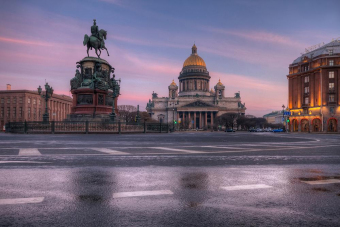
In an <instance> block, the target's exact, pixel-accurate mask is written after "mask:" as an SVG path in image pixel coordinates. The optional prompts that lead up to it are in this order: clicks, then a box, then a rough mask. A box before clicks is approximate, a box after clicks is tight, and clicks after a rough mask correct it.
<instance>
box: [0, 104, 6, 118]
mask: <svg viewBox="0 0 340 227" xmlns="http://www.w3.org/2000/svg"><path fill="white" fill-rule="evenodd" d="M4 111H5V110H4V108H3V107H1V113H0V117H1V118H3V117H4Z"/></svg>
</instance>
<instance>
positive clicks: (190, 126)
mask: <svg viewBox="0 0 340 227" xmlns="http://www.w3.org/2000/svg"><path fill="white" fill-rule="evenodd" d="M188 115H189V116H188V117H189V125H188V128H189V129H191V128H192V124H191V116H190V112H188Z"/></svg>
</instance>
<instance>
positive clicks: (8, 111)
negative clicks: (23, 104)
mask: <svg viewBox="0 0 340 227" xmlns="http://www.w3.org/2000/svg"><path fill="white" fill-rule="evenodd" d="M6 116H7V117H9V116H11V109H10V108H9V107H7V115H6Z"/></svg>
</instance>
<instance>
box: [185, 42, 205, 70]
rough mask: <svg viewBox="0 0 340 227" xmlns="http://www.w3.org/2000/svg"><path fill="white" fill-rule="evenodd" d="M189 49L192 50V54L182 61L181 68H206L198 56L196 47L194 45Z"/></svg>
mask: <svg viewBox="0 0 340 227" xmlns="http://www.w3.org/2000/svg"><path fill="white" fill-rule="evenodd" d="M191 49H192V54H191V55H190V56H189V57H188V58H187V59H186V60H185V61H184V63H183V68H184V67H186V66H204V67H207V66H206V65H205V62H204V60H203V59H202V58H201V57H200V56H198V54H197V47H196V45H195V44H194V45H193V46H192V48H191Z"/></svg>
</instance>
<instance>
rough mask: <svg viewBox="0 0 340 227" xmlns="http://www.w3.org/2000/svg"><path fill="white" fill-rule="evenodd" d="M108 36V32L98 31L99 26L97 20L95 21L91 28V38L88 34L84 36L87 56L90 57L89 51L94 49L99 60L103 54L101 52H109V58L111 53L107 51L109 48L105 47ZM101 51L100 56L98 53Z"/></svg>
mask: <svg viewBox="0 0 340 227" xmlns="http://www.w3.org/2000/svg"><path fill="white" fill-rule="evenodd" d="M106 35H107V32H106V31H105V30H104V29H100V30H99V31H98V26H97V24H96V20H95V19H94V20H93V25H92V26H91V36H90V37H89V36H88V35H87V34H85V36H84V42H83V44H84V46H85V45H87V56H88V57H89V49H90V48H91V50H92V48H94V49H95V51H96V55H97V56H98V58H100V54H101V50H106V52H107V56H110V55H109V51H108V50H107V48H106V47H105V42H104V40H106ZM97 51H99V54H98V52H97Z"/></svg>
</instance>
